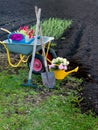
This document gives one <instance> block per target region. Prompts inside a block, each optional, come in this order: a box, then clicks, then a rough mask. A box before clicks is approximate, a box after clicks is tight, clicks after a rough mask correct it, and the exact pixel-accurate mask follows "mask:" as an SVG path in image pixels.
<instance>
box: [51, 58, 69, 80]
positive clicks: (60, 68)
mask: <svg viewBox="0 0 98 130" xmlns="http://www.w3.org/2000/svg"><path fill="white" fill-rule="evenodd" d="M68 65H69V61H68V60H67V59H66V58H63V57H57V58H55V59H53V60H52V61H51V64H50V65H49V69H50V70H51V71H54V75H55V78H56V79H64V77H65V71H66V70H67V66H68Z"/></svg>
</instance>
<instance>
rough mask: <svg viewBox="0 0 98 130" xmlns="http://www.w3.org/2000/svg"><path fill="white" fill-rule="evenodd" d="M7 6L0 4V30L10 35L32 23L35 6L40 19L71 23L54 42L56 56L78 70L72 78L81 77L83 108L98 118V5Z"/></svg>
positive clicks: (64, 1) (75, 0) (51, 1)
mask: <svg viewBox="0 0 98 130" xmlns="http://www.w3.org/2000/svg"><path fill="white" fill-rule="evenodd" d="M10 2H11V3H10ZM10 2H9V1H8V0H6V1H3V0H1V1H0V5H1V7H2V8H0V16H1V21H0V27H5V28H7V29H9V30H11V31H12V30H14V29H15V28H16V27H18V26H20V24H21V25H22V24H27V23H28V24H31V23H33V22H34V19H35V17H34V16H35V14H34V6H35V5H38V6H39V7H41V8H42V19H47V18H50V17H58V18H65V19H71V20H73V25H72V27H71V28H70V29H69V30H68V31H67V32H64V34H63V39H62V37H61V38H60V39H58V40H57V41H56V42H57V44H58V46H57V48H56V52H57V55H58V56H63V57H67V58H68V59H69V60H70V66H71V67H75V66H77V65H78V66H79V67H80V69H79V72H78V73H77V75H76V76H78V77H83V78H84V80H85V81H84V87H83V97H84V101H85V103H84V108H87V109H93V110H94V111H95V112H96V113H97V114H98V58H97V57H98V14H97V12H98V1H97V0H95V1H94V0H61V1H59V0H47V1H46V0H43V1H42V2H41V1H38V0H36V1H35V2H34V1H33V2H32V1H31V0H25V1H24V0H18V1H16V3H15V1H14V2H13V1H12V0H10ZM21 4H22V6H20V5H21ZM33 18H34V19H33ZM17 21H18V22H17ZM0 38H1V40H2V39H3V38H5V35H4V34H2V33H1V31H0ZM2 59H3V58H2ZM3 62H4V63H3ZM0 65H1V67H0V68H2V69H4V66H7V65H6V59H3V60H1V59H0ZM2 65H3V66H2ZM84 110H85V109H84Z"/></svg>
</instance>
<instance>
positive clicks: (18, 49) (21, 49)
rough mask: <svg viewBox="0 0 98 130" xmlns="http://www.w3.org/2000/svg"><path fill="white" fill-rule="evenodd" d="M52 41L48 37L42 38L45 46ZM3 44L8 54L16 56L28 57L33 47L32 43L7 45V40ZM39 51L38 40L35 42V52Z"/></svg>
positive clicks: (51, 38) (39, 44) (52, 38)
mask: <svg viewBox="0 0 98 130" xmlns="http://www.w3.org/2000/svg"><path fill="white" fill-rule="evenodd" d="M52 40H54V37H48V36H43V43H44V44H47V43H48V42H50V41H52ZM4 43H5V45H6V47H7V49H8V50H9V52H13V53H16V54H23V55H29V54H31V53H32V50H33V48H32V47H33V45H34V41H33V42H32V43H31V44H26V43H9V42H8V39H6V40H4ZM40 49H41V43H40V39H38V40H37V46H36V51H38V50H40Z"/></svg>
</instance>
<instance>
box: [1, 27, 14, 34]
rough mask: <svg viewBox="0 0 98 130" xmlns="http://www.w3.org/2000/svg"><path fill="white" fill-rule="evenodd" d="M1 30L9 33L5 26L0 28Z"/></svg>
mask: <svg viewBox="0 0 98 130" xmlns="http://www.w3.org/2000/svg"><path fill="white" fill-rule="evenodd" d="M0 29H1V30H2V31H4V32H7V33H9V34H11V32H10V31H9V30H7V29H5V28H0Z"/></svg>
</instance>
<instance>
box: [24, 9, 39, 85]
mask: <svg viewBox="0 0 98 130" xmlns="http://www.w3.org/2000/svg"><path fill="white" fill-rule="evenodd" d="M40 14H41V9H40V8H39V9H38V14H37V23H36V32H35V41H34V47H33V50H32V60H31V65H30V70H29V76H28V82H27V84H24V86H31V87H36V85H35V84H31V77H32V71H33V65H34V58H35V53H36V45H37V37H38V29H39V24H40Z"/></svg>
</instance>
